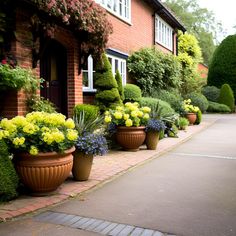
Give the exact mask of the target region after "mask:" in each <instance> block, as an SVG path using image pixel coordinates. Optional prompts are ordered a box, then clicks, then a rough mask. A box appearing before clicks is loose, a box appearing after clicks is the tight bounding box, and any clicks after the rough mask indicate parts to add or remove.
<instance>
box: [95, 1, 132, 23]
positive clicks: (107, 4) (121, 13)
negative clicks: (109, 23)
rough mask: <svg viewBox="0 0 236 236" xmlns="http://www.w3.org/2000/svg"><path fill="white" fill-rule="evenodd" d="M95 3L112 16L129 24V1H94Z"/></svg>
mask: <svg viewBox="0 0 236 236" xmlns="http://www.w3.org/2000/svg"><path fill="white" fill-rule="evenodd" d="M95 2H96V3H98V4H100V5H101V6H102V7H104V8H105V9H106V10H107V11H109V12H110V13H112V14H113V15H115V16H117V17H119V18H120V19H122V20H124V21H126V22H128V23H129V24H130V23H131V0H95Z"/></svg>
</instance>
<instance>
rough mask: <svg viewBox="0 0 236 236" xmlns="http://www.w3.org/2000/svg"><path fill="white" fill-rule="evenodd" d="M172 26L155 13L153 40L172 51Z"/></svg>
mask: <svg viewBox="0 0 236 236" xmlns="http://www.w3.org/2000/svg"><path fill="white" fill-rule="evenodd" d="M173 31H174V30H173V28H172V27H171V26H170V25H168V24H167V23H166V22H165V21H164V20H162V19H161V18H160V17H159V16H158V15H157V14H156V15H155V42H156V43H158V44H160V45H162V46H164V47H165V48H168V49H169V50H171V51H173Z"/></svg>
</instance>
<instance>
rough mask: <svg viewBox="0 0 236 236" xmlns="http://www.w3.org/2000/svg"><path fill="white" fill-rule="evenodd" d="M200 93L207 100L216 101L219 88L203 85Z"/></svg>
mask: <svg viewBox="0 0 236 236" xmlns="http://www.w3.org/2000/svg"><path fill="white" fill-rule="evenodd" d="M202 94H203V95H204V96H205V97H206V98H207V100H208V101H212V102H218V99H219V96H220V89H219V88H217V87H215V86H205V87H203V88H202Z"/></svg>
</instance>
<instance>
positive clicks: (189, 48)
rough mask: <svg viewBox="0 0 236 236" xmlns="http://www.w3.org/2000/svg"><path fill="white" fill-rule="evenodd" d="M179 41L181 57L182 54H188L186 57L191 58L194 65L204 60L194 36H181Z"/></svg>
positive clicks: (187, 34) (186, 34)
mask: <svg viewBox="0 0 236 236" xmlns="http://www.w3.org/2000/svg"><path fill="white" fill-rule="evenodd" d="M178 40H179V43H178V50H179V54H180V55H181V53H184V54H186V56H189V57H190V58H191V59H192V61H193V63H194V62H197V63H198V62H200V61H201V60H202V52H201V48H200V46H199V43H198V40H197V39H196V37H195V36H194V35H192V34H189V33H185V34H179V36H178Z"/></svg>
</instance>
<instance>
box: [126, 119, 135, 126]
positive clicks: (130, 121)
mask: <svg viewBox="0 0 236 236" xmlns="http://www.w3.org/2000/svg"><path fill="white" fill-rule="evenodd" d="M125 125H126V126H127V127H130V126H132V125H133V121H132V120H131V119H127V120H126V121H125Z"/></svg>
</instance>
